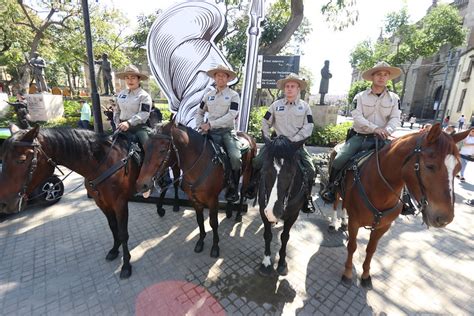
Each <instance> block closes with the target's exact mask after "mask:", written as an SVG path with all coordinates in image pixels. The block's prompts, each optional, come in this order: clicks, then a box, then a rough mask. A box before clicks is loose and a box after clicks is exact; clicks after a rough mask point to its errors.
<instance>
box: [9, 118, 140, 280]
mask: <svg viewBox="0 0 474 316" xmlns="http://www.w3.org/2000/svg"><path fill="white" fill-rule="evenodd" d="M13 132H14V134H13V135H12V137H11V138H9V139H7V140H6V141H5V142H4V144H3V147H2V152H3V162H2V164H3V168H2V169H3V170H2V173H1V176H0V188H1V190H0V213H14V212H17V211H19V210H20V209H21V205H22V204H25V203H23V201H24V200H25V199H26V198H27V196H28V194H30V193H31V190H32V188H35V187H36V186H38V184H40V183H42V182H43V181H44V180H45V179H46V178H47V177H49V176H50V175H51V174H52V172H53V170H54V167H55V165H63V166H66V167H68V168H69V169H71V170H73V171H75V172H77V173H79V174H80V175H82V176H84V178H85V186H86V189H87V192H88V194H89V195H90V196H92V197H93V198H94V200H95V202H96V204H97V206H98V207H99V208H100V209H101V210H102V212H103V213H104V214H105V216H106V217H107V221H108V223H109V227H110V230H111V231H112V235H113V238H114V244H113V247H112V249H110V251H109V252H108V254H107V256H106V259H107V260H109V261H110V260H114V259H115V258H117V257H118V255H119V247H120V245H121V246H122V250H123V265H122V269H121V272H120V278H128V277H130V275H131V274H132V266H131V265H130V252H129V250H128V227H127V226H128V199H129V198H130V197H131V195H132V194H134V193H135V181H136V179H137V177H138V174H139V166H138V164H137V163H136V162H135V160H134V159H133V158H129V159H124V158H127V157H128V149H127V147H128V146H127V144H126V142H125V141H122V140H118V141H117V142H116V143H115V145H114V146H111V145H112V143H111V141H110V140H109V139H108V138H107V137H105V136H100V135H98V134H96V133H94V132H92V131H88V130H84V129H67V128H55V129H42V130H41V131H40V129H39V127H38V126H36V127H35V128H33V129H31V130H19V131H13ZM114 169H115V170H116V171H115V172H111V171H112V170H114Z"/></svg>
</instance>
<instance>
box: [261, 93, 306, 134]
mask: <svg viewBox="0 0 474 316" xmlns="http://www.w3.org/2000/svg"><path fill="white" fill-rule="evenodd" d="M271 127H273V128H274V129H275V132H276V133H277V135H283V136H286V137H288V139H289V140H290V141H292V142H298V141H300V140H303V139H305V138H308V137H309V136H311V134H312V133H313V127H314V124H313V114H312V112H311V108H310V107H309V105H308V104H307V103H306V102H304V101H303V100H300V99H298V100H296V102H292V103H290V102H288V101H287V100H286V99H280V100H277V101H275V102H273V104H272V105H270V107H269V108H268V111H267V113H266V114H265V116H264V118H263V120H262V131H263V134H264V135H265V136H266V137H268V138H270V128H271Z"/></svg>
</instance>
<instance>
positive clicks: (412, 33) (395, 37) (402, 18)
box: [351, 5, 466, 100]
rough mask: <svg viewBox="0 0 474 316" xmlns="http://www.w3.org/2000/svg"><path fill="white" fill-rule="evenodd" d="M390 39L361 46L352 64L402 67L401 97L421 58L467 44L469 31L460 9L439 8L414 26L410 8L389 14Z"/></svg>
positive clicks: (359, 45) (361, 66) (356, 66)
mask: <svg viewBox="0 0 474 316" xmlns="http://www.w3.org/2000/svg"><path fill="white" fill-rule="evenodd" d="M385 34H386V39H384V40H383V41H382V42H377V43H375V44H372V43H370V42H367V41H366V42H362V43H359V44H358V45H357V46H356V47H355V49H354V51H353V52H352V53H351V65H352V66H353V67H355V68H357V69H358V70H360V71H364V70H366V69H368V68H370V67H371V66H372V65H373V64H374V63H375V62H376V61H379V60H385V61H387V62H388V63H390V64H392V65H394V66H398V67H400V68H401V69H402V71H403V74H404V78H405V79H404V80H403V87H402V92H401V97H402V100H403V95H404V92H405V88H406V76H407V74H408V73H409V71H410V69H411V67H412V65H413V63H414V62H415V61H416V60H417V59H418V58H419V57H429V56H432V55H434V54H435V53H436V52H438V51H439V50H440V48H441V47H442V46H444V45H450V46H451V47H457V46H459V45H461V44H462V43H463V42H464V39H465V35H466V30H465V29H464V28H463V27H462V20H461V17H460V16H459V13H458V11H457V9H456V8H454V7H452V6H450V5H438V6H437V7H434V8H432V9H431V10H430V12H429V13H428V14H427V15H426V16H425V17H424V18H423V19H421V20H420V21H419V22H418V23H415V24H410V23H409V15H408V12H407V9H406V8H403V9H402V10H400V11H399V12H393V13H390V14H388V15H387V17H386V22H385Z"/></svg>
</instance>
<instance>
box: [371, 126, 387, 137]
mask: <svg viewBox="0 0 474 316" xmlns="http://www.w3.org/2000/svg"><path fill="white" fill-rule="evenodd" d="M374 134H375V135H376V136H378V137H380V138H381V139H383V140H385V139H387V137H388V136H389V133H388V132H387V130H386V129H385V128H382V127H377V128H376V129H374Z"/></svg>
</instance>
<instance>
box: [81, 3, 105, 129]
mask: <svg viewBox="0 0 474 316" xmlns="http://www.w3.org/2000/svg"><path fill="white" fill-rule="evenodd" d="M82 16H83V18H84V32H85V37H86V48H87V62H88V63H89V77H90V81H91V99H92V111H93V113H94V130H95V132H96V133H100V134H102V133H104V128H103V126H102V113H101V111H100V98H99V93H98V92H97V84H96V81H95V71H94V53H93V50H92V36H91V23H90V18H89V4H88V1H87V0H82Z"/></svg>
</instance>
